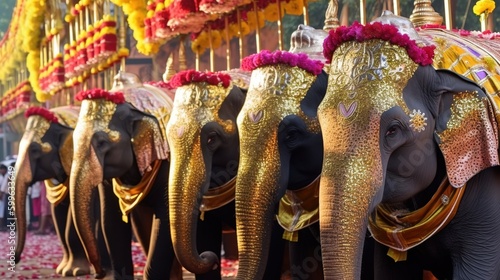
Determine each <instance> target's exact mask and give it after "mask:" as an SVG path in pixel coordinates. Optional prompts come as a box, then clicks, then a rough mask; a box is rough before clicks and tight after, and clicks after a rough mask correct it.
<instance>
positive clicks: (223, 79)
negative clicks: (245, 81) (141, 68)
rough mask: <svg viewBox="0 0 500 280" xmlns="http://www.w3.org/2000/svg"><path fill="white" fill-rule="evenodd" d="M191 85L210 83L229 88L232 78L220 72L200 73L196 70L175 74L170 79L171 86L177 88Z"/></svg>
mask: <svg viewBox="0 0 500 280" xmlns="http://www.w3.org/2000/svg"><path fill="white" fill-rule="evenodd" d="M190 83H208V84H210V85H213V86H223V87H225V88H227V87H229V85H230V84H231V76H229V75H228V74H225V73H220V72H215V73H214V72H208V71H207V72H200V71H196V70H186V71H182V72H180V73H177V74H175V75H174V76H173V77H172V78H171V79H170V82H169V84H170V86H171V87H172V88H177V87H180V86H183V85H187V84H190Z"/></svg>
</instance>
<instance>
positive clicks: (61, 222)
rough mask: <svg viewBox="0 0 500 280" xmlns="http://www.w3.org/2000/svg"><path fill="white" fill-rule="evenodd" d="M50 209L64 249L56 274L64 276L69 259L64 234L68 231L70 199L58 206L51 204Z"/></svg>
mask: <svg viewBox="0 0 500 280" xmlns="http://www.w3.org/2000/svg"><path fill="white" fill-rule="evenodd" d="M50 208H51V211H52V218H53V220H54V225H55V227H54V228H55V230H56V234H57V238H58V239H59V242H61V245H62V249H63V257H62V260H61V262H60V263H59V265H58V266H57V268H56V273H57V274H62V271H63V268H64V267H65V266H66V263H67V262H68V259H69V248H68V243H67V242H66V237H65V234H64V233H65V231H66V220H67V216H68V211H69V198H68V197H66V199H64V201H62V202H60V203H59V204H58V205H57V206H54V204H51V205H50ZM82 249H83V248H82Z"/></svg>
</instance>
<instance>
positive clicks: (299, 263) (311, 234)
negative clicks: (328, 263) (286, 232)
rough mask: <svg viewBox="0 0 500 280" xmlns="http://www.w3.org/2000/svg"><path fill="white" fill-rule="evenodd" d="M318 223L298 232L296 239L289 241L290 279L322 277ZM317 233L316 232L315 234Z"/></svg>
mask: <svg viewBox="0 0 500 280" xmlns="http://www.w3.org/2000/svg"><path fill="white" fill-rule="evenodd" d="M317 229H318V224H314V225H311V226H309V227H308V228H305V229H302V230H300V231H299V232H298V235H299V236H298V241H297V242H292V241H290V242H289V251H290V274H291V277H292V279H313V280H315V279H323V278H324V277H323V263H322V261H321V244H320V243H319V242H318V240H319V231H318V230H317ZM316 233H317V234H316Z"/></svg>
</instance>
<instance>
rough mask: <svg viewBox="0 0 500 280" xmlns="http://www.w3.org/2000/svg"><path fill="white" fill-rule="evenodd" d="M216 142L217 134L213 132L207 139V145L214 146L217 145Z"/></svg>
mask: <svg viewBox="0 0 500 280" xmlns="http://www.w3.org/2000/svg"><path fill="white" fill-rule="evenodd" d="M215 140H217V133H215V132H212V133H210V134H209V135H208V137H207V144H208V145H210V144H213V143H215Z"/></svg>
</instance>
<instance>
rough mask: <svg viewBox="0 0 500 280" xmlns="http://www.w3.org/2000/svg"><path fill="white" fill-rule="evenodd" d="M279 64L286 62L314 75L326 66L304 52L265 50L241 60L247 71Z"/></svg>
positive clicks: (242, 66) (243, 67)
mask: <svg viewBox="0 0 500 280" xmlns="http://www.w3.org/2000/svg"><path fill="white" fill-rule="evenodd" d="M277 64H286V65H289V66H291V67H295V66H297V67H299V68H302V69H304V70H305V71H307V72H309V73H311V74H313V75H319V74H320V73H321V70H322V69H323V66H324V65H323V63H322V62H321V61H319V60H312V59H310V58H309V57H308V56H307V55H306V54H304V53H297V54H295V53H291V52H287V51H275V52H270V51H269V50H263V51H261V52H260V53H257V54H252V55H249V56H247V57H245V58H243V60H241V68H242V69H243V70H246V71H253V70H254V69H256V68H259V67H263V66H268V65H277Z"/></svg>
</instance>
